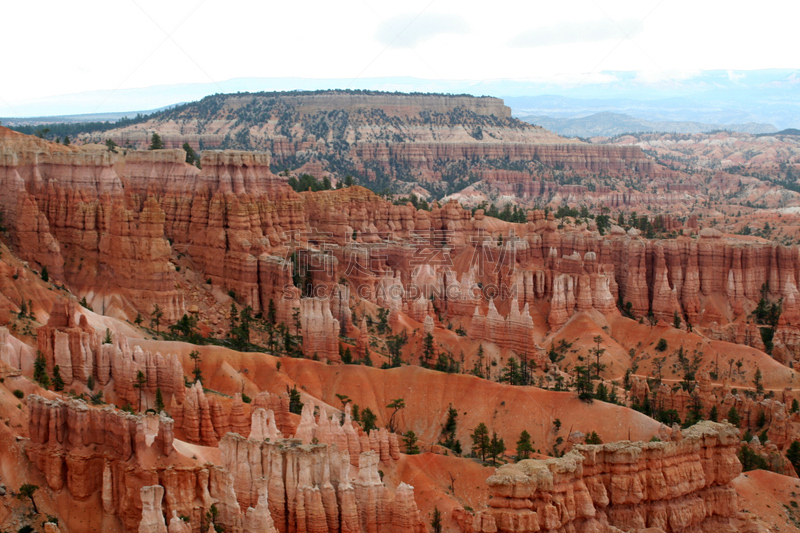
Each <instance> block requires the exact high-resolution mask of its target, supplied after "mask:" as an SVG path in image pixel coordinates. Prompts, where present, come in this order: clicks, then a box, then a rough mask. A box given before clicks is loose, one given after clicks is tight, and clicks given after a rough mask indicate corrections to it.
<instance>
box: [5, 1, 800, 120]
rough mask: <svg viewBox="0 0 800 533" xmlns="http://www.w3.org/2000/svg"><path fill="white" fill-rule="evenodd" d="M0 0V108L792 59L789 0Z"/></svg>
mask: <svg viewBox="0 0 800 533" xmlns="http://www.w3.org/2000/svg"><path fill="white" fill-rule="evenodd" d="M0 1H1V2H2V8H1V9H0V12H2V15H3V22H4V24H3V40H4V43H5V47H4V52H5V53H4V54H3V68H2V71H3V74H2V78H0V80H1V81H0V116H13V115H17V114H18V113H17V112H16V111H15V109H16V108H20V109H30V106H27V107H26V105H25V104H26V103H30V102H35V101H37V100H41V99H47V98H50V99H52V97H55V96H58V95H68V94H73V93H83V92H87V91H95V92H96V94H95V95H94V96H92V98H93V99H94V100H96V101H97V106H96V107H95V109H94V110H96V111H103V110H106V111H107V110H108V109H105V108H104V104H105V102H106V101H108V100H109V97H110V96H112V95H113V94H114V93H115V92H117V91H124V90H126V89H133V88H142V87H151V86H154V85H171V84H185V83H206V84H209V83H210V84H212V86H214V85H217V86H218V87H219V88H220V90H221V89H222V82H224V81H225V80H229V79H231V78H239V77H271V78H286V77H293V78H337V79H352V80H354V82H355V81H356V80H359V79H365V78H377V77H387V76H412V77H417V78H423V79H437V80H456V79H459V80H476V81H482V80H492V79H536V80H548V81H555V82H556V83H563V84H573V85H574V84H587V83H588V84H591V83H594V82H601V81H602V79H603V76H604V74H603V72H604V71H610V70H613V71H633V72H636V73H637V77H639V78H640V79H641V80H643V81H654V82H657V81H659V80H673V81H675V80H681V79H686V78H688V77H691V76H693V75H695V74H696V73H697V72H699V71H702V70H708V69H730V70H752V69H764V68H797V67H798V66H800V65H798V63H800V56H798V54H797V53H796V28H795V24H796V21H797V20H798V19H800V2H789V1H785V0H784V1H774V0H762V1H760V2H758V4H757V9H756V5H754V4H748V7H747V9H743V8H741V7H738V4H737V3H733V2H730V0H725V1H722V0H636V1H626V0H617V1H611V0H565V1H561V2H552V1H547V2H542V1H539V0H534V1H527V2H520V1H513V2H512V1H505V0H495V1H491V2H487V1H481V2H473V1H465V0H458V1H450V0H421V1H418V0H405V1H403V2H387V1H386V0H377V1H376V0H338V1H336V2H332V1H324V2H323V1H316V0H308V1H305V2H263V1H262V2H259V1H249V2H248V1H241V0H169V1H168V2H165V1H164V0H117V1H114V2H108V1H102V2H101V1H93V0H87V1H80V0H78V1H76V2H63V1H58V2H56V1H50V0H45V1H38V2H18V1H14V0H0ZM90 107H92V106H91V105H90ZM87 111H89V112H90V111H91V110H87V109H82V112H87ZM63 112H69V110H68V109H64V110H63Z"/></svg>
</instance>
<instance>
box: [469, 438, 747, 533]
mask: <svg viewBox="0 0 800 533" xmlns="http://www.w3.org/2000/svg"><path fill="white" fill-rule="evenodd" d="M738 444H739V438H738V430H736V429H735V428H733V427H732V426H730V425H726V424H717V423H714V422H701V423H700V424H697V425H695V426H693V427H691V428H689V429H687V430H685V431H684V432H683V435H682V438H681V437H678V440H675V441H671V442H650V443H641V442H636V443H631V442H617V443H611V444H603V445H596V446H589V445H579V446H576V448H575V449H574V450H573V451H571V452H570V453H568V454H567V455H565V456H564V457H561V458H558V459H548V460H544V461H540V460H525V461H521V462H519V463H517V464H514V465H506V466H502V467H500V468H499V469H497V471H496V472H495V474H494V475H493V476H491V477H490V478H489V479H488V480H487V484H488V485H489V491H490V496H491V499H490V500H489V508H488V509H487V510H484V511H480V512H478V513H477V514H475V515H471V514H469V513H466V512H464V511H463V510H462V511H458V512H456V513H455V516H456V518H457V521H458V522H459V524H460V526H461V529H462V531H464V532H465V533H466V532H471V533H474V532H476V531H481V532H485V533H489V532H495V531H497V532H501V533H505V532H517V533H519V532H533V531H553V532H555V531H596V532H609V533H610V532H612V531H619V530H622V531H644V530H645V529H647V528H655V530H661V531H707V532H711V531H734V530H735V528H734V527H733V523H732V519H733V518H735V517H736V515H737V513H738V502H737V496H736V491H735V490H734V488H733V487H731V486H730V482H731V480H733V478H735V477H736V476H737V475H739V473H740V472H741V465H740V464H739V460H738V459H737V458H736V451H737V447H738Z"/></svg>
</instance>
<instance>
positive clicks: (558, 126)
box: [517, 111, 778, 137]
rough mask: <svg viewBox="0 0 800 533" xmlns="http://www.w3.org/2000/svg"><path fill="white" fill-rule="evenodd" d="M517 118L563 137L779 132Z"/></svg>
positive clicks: (609, 115)
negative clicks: (723, 131) (712, 132)
mask: <svg viewBox="0 0 800 533" xmlns="http://www.w3.org/2000/svg"><path fill="white" fill-rule="evenodd" d="M517 118H519V119H520V120H524V121H525V122H529V123H531V124H535V125H537V126H541V127H543V128H545V129H547V130H550V131H552V132H554V133H558V134H559V135H563V136H565V137H613V136H615V135H620V134H623V133H708V132H711V131H717V130H729V131H736V132H741V133H750V134H770V133H776V132H777V131H778V128H776V127H775V126H773V125H772V124H759V123H755V122H748V123H745V124H706V123H703V122H694V121H673V120H646V119H642V118H637V117H633V116H631V115H627V114H624V113H613V112H610V111H605V112H602V113H594V114H592V115H588V116H584V117H578V118H565V117H550V116H544V115H518V116H517Z"/></svg>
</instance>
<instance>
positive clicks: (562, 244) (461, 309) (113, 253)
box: [0, 130, 800, 373]
mask: <svg viewBox="0 0 800 533" xmlns="http://www.w3.org/2000/svg"><path fill="white" fill-rule="evenodd" d="M3 139H4V144H3V150H4V153H6V154H7V155H6V156H5V157H4V159H3V160H2V161H3V162H4V163H3V166H0V179H3V180H5V181H4V184H6V185H8V187H9V190H10V191H11V194H9V195H4V197H3V200H2V201H3V205H4V209H8V210H9V212H13V213H14V217H15V218H14V220H13V221H10V222H12V223H11V224H10V226H11V235H12V240H13V241H14V242H17V243H20V242H22V241H21V239H26V240H30V242H33V243H43V245H42V246H40V245H36V246H25V247H21V246H18V249H19V251H20V253H21V255H23V257H24V258H25V259H27V260H29V261H34V262H38V264H39V265H41V266H47V267H48V269H49V271H50V272H51V276H53V278H55V279H62V278H63V279H64V280H65V281H66V282H67V283H69V284H70V286H71V287H73V288H74V289H75V290H77V292H78V294H79V295H85V296H86V298H87V302H88V303H89V304H90V305H92V306H93V307H94V309H95V310H96V311H98V312H100V313H101V314H109V315H112V316H117V317H120V318H127V319H133V318H134V317H135V316H136V315H137V313H138V314H142V315H149V314H151V313H152V311H153V309H154V306H155V305H158V306H159V308H160V309H161V310H162V312H163V313H164V315H163V322H164V323H165V324H172V323H174V322H175V321H176V320H177V319H178V318H180V317H181V316H182V315H183V314H184V313H185V312H186V310H187V304H186V302H185V297H186V291H185V290H182V289H184V288H185V287H186V285H187V282H186V280H185V279H184V278H182V276H181V275H180V274H179V272H178V271H177V267H176V266H175V263H176V262H177V260H178V259H179V258H180V257H183V256H186V257H188V258H190V259H191V264H192V267H193V269H195V270H197V271H198V274H199V276H200V277H201V279H202V280H207V281H210V282H211V284H212V286H213V287H220V288H222V289H223V290H224V291H227V292H229V293H230V294H232V295H233V296H234V297H235V299H236V300H237V301H238V302H239V303H240V304H241V305H243V306H250V307H251V308H252V310H253V313H254V314H257V313H259V312H262V313H263V312H266V311H267V310H268V308H269V306H270V301H271V302H272V305H273V306H274V308H275V314H276V318H277V321H278V322H282V323H285V324H286V325H287V327H288V328H289V330H290V332H291V333H293V334H297V328H296V321H295V320H294V319H293V316H294V314H295V313H296V312H298V311H299V313H300V316H302V317H304V318H303V319H302V320H301V322H300V329H301V330H302V343H301V346H302V350H303V352H304V354H305V355H306V356H307V357H313V356H314V355H315V354H316V356H317V358H319V359H320V360H323V361H338V360H339V355H338V346H337V339H336V337H337V332H342V331H343V330H342V321H344V322H345V328H346V327H348V325H347V322H348V320H349V319H348V318H345V315H347V313H346V312H344V309H345V307H350V306H351V305H352V304H354V303H355V302H357V301H358V300H359V299H364V300H368V301H370V302H373V303H376V304H378V305H380V306H382V307H386V308H390V309H395V310H396V311H397V312H405V313H407V314H408V316H410V317H412V318H413V319H414V320H417V321H419V322H422V321H423V320H424V317H425V315H432V316H433V317H434V318H435V319H438V316H439V315H442V316H447V317H462V318H464V319H465V320H467V321H468V322H469V323H471V326H470V327H471V330H472V336H473V337H475V338H478V339H482V340H487V341H490V342H495V343H497V344H499V345H501V346H503V347H505V348H508V349H513V350H521V349H522V348H523V347H524V346H530V342H529V341H530V338H531V332H532V331H533V329H534V326H533V323H534V322H535V321H534V320H533V318H534V317H536V316H539V315H543V316H545V317H546V320H547V324H548V325H549V327H550V329H551V330H553V331H555V330H558V329H559V328H561V327H562V326H563V325H564V324H565V323H566V322H567V321H568V320H569V319H570V318H571V317H572V316H573V315H574V314H575V313H576V312H581V311H587V310H591V309H594V310H597V311H599V312H601V313H604V314H610V313H616V312H618V311H617V309H616V308H617V307H618V306H619V307H620V308H621V309H623V310H625V311H626V312H628V313H630V315H632V316H633V317H637V318H638V317H645V316H648V315H652V316H654V317H655V318H656V319H660V320H663V321H665V322H667V323H670V322H672V321H673V319H674V316H675V315H676V313H677V315H678V316H679V318H680V319H681V322H682V323H684V324H687V325H691V326H692V327H693V328H700V329H699V331H703V332H705V333H706V334H708V335H709V336H712V337H713V338H717V339H722V340H730V341H733V342H738V343H745V344H750V345H752V346H754V347H756V348H760V349H765V346H764V345H763V343H762V341H761V335H760V334H758V333H759V330H758V326H757V325H756V324H754V323H753V322H752V321H751V319H750V317H749V315H750V313H751V312H752V311H753V309H754V308H755V306H756V304H757V303H758V301H759V299H760V298H761V297H762V296H763V297H765V298H767V299H768V300H772V301H778V300H779V299H780V300H781V302H782V310H783V313H782V315H781V319H780V323H779V324H778V325H777V328H776V331H775V336H774V337H775V343H774V344H775V351H774V353H775V355H776V357H777V358H778V359H779V360H781V361H782V362H784V363H785V364H787V365H789V364H791V363H792V362H793V361H794V359H795V357H796V354H797V351H798V345H799V344H800V310H798V309H797V292H798V290H797V287H798V284H800V256H799V255H798V252H797V249H796V248H793V247H785V246H782V245H777V244H771V243H763V242H754V241H744V240H739V239H736V238H732V237H725V236H723V235H721V234H720V233H719V232H717V231H716V230H714V229H710V228H705V229H702V230H700V231H699V232H697V230H696V229H695V227H696V224H689V223H687V227H686V228H680V227H678V226H677V224H676V223H675V221H674V220H672V221H671V222H670V224H671V225H670V227H671V228H672V231H678V230H682V231H683V232H685V233H686V235H681V236H678V237H677V238H672V239H667V240H648V239H644V238H642V237H641V235H640V234H639V232H638V231H637V230H630V231H629V232H628V233H626V232H625V231H623V230H622V229H621V228H619V227H616V226H612V227H611V229H610V232H609V233H608V234H607V235H605V236H601V235H600V234H598V233H597V232H596V231H594V227H593V226H592V225H593V224H594V222H591V223H590V224H588V225H586V224H583V225H572V224H570V225H567V226H565V225H564V224H563V223H562V224H560V226H561V228H559V223H558V222H556V221H555V220H554V219H553V217H552V214H550V215H549V216H547V217H546V216H545V215H544V213H543V212H541V211H535V210H534V211H529V212H528V222H527V223H525V224H508V223H503V222H501V221H498V220H496V219H491V218H489V217H486V216H485V215H484V213H483V212H482V211H481V210H477V211H476V212H475V213H472V212H470V211H468V210H465V209H463V208H462V207H461V206H460V205H459V204H458V203H457V202H455V201H451V202H447V203H445V204H444V205H441V206H439V205H436V206H434V207H433V208H432V209H431V211H424V210H421V209H415V208H414V207H413V206H411V205H410V204H408V205H393V204H392V203H389V202H386V201H385V200H382V199H381V198H379V197H378V196H376V195H374V194H372V193H371V192H370V191H368V190H366V189H364V188H361V187H349V188H346V189H341V190H332V191H324V192H319V193H314V194H312V193H300V194H298V193H295V192H294V191H293V190H291V188H289V187H288V186H287V185H286V177H284V176H276V175H274V174H272V173H271V172H270V170H269V164H270V156H269V155H268V154H265V153H252V152H236V151H226V152H211V151H206V152H205V153H204V154H203V159H202V167H203V168H202V170H199V169H197V168H196V167H193V166H190V165H187V164H185V163H183V157H184V153H183V152H182V151H181V150H161V151H152V152H135V151H133V152H129V153H127V154H126V153H117V154H115V153H113V152H109V151H107V150H103V151H92V150H78V149H75V148H71V147H63V146H61V145H53V144H52V143H46V142H45V141H41V140H40V139H35V140H33V139H31V138H29V137H26V136H22V135H19V134H13V132H9V131H8V130H5V131H4V132H3ZM565 146H566V145H565ZM520 149H521V148H520ZM564 149H567V148H564ZM569 149H571V148H569ZM625 149H626V150H627V148H625ZM431 150H433V152H432V154H433V155H432V157H434V158H439V157H446V156H447V153H439V152H436V151H435V150H434V149H433V148H431ZM434 152H435V153H434ZM484 155H486V154H484ZM523 156H524V157H531V154H527V152H526V153H525V154H522V155H521V156H520V157H523ZM626 157H628V158H629V159H630V161H631V164H630V165H629V168H628V169H629V170H631V169H634V167H635V168H636V169H641V168H643V167H642V166H641V165H642V164H644V163H641V162H639V160H638V159H637V158H638V157H639V156H638V155H637V154H636V153H634V152H630V154H628V155H626ZM626 165H627V164H626ZM645 171H646V172H649V171H647V170H645ZM637 172H638V170H637ZM12 210H13V211H12ZM25 210H27V212H29V215H24V216H23V215H22V212H23V211H25ZM36 221H39V222H36ZM668 222H669V221H668ZM299 277H300V278H301V279H302V283H301V285H302V286H295V283H297V282H298V281H297V280H298V278H299ZM343 278H344V279H346V280H347V282H348V284H349V285H350V287H349V288H348V289H347V290H348V302H347V303H346V304H345V303H344V302H343V301H342V299H341V291H342V289H341V288H339V287H343V286H344V285H342V284H341V280H342V279H343ZM395 287H396V288H399V290H398V291H395V292H394V294H393V295H392V296H391V297H387V294H386V289H387V288H395ZM481 287H482V288H481ZM486 287H496V288H498V289H499V291H498V292H497V293H492V292H491V291H487V290H486V289H485V288H486ZM456 288H457V289H458V290H456V291H455V292H453V291H452V289H456ZM762 288H763V289H764V291H765V292H763V293H762ZM433 293H437V294H433ZM421 295H424V296H425V298H430V297H431V296H435V300H434V303H433V309H430V310H428V309H421V308H420V309H417V307H419V302H420V296H421ZM332 296H334V298H332ZM334 300H336V302H335V303H334ZM490 300H496V301H494V302H493V303H492V304H490ZM423 303H424V302H423ZM426 305H427V304H426ZM492 306H493V307H494V310H492ZM526 308H527V312H526ZM528 316H530V317H531V319H530V320H529V318H528ZM350 322H352V321H350ZM76 334H77V333H75V334H73V335H76ZM42 342H43V343H44V344H42V347H44V348H47V349H46V350H44V351H45V352H46V353H49V352H50V351H51V349H50V348H49V347H50V346H51V345H53V344H54V342H55V338H53V339H51V340H50V341H47V342H45V341H44V340H43V341H42ZM70 342H73V344H74V343H75V342H77V341H74V340H73V341H70ZM87 346H88V345H87ZM76 350H77V345H75V346H74V347H73V349H72V350H71V351H76ZM95 351H96V350H95ZM48 357H50V356H49V355H48ZM48 361H49V359H48ZM81 372H83V373H85V372H86V371H85V370H83V371H81Z"/></svg>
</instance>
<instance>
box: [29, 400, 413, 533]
mask: <svg viewBox="0 0 800 533" xmlns="http://www.w3.org/2000/svg"><path fill="white" fill-rule="evenodd" d="M27 402H28V406H29V408H30V424H29V425H30V436H31V438H30V442H29V443H28V444H27V445H26V452H27V455H28V457H29V458H30V460H31V462H32V463H33V464H34V465H35V466H36V467H37V468H38V469H39V470H40V471H42V473H43V474H44V475H45V478H46V479H47V484H48V486H49V488H50V489H52V490H53V491H55V492H56V493H60V492H65V493H66V495H68V498H71V499H73V500H74V501H88V500H92V499H94V500H98V503H100V504H101V505H102V512H101V513H98V514H97V515H96V516H95V517H94V520H95V521H96V522H97V523H98V524H99V523H100V521H101V519H102V515H103V514H105V515H111V516H115V517H117V518H118V519H119V520H120V522H121V524H122V526H123V529H124V531H131V532H132V531H148V532H150V531H167V530H168V531H170V532H172V531H181V532H184V531H192V532H200V531H201V523H203V521H204V519H205V516H206V513H207V511H209V509H211V507H212V505H213V506H214V507H215V509H216V511H217V514H216V518H214V521H215V523H216V524H217V525H221V526H223V527H224V528H225V531H229V532H231V533H256V532H258V533H263V532H264V531H272V530H277V531H279V532H280V533H327V532H331V533H335V532H342V533H345V532H347V533H359V532H364V533H366V532H369V531H375V530H377V531H384V530H386V531H388V530H391V531H396V532H397V533H424V531H426V528H425V526H424V524H423V522H422V519H421V517H420V514H419V511H418V510H417V507H416V504H415V503H414V497H413V488H412V487H410V486H408V485H405V484H401V485H400V486H399V487H398V488H397V489H396V491H394V492H392V491H390V490H389V489H388V488H387V487H386V486H385V485H384V484H383V482H382V481H381V477H380V475H379V473H378V464H379V461H381V459H382V455H383V448H381V447H379V451H377V452H374V451H367V452H365V453H360V452H359V453H358V462H357V464H356V467H354V472H355V474H354V476H351V463H352V459H351V451H350V450H349V449H348V448H347V447H342V448H340V447H338V446H337V444H336V443H331V444H316V443H313V444H312V443H311V442H307V443H304V442H303V440H301V439H296V440H285V439H281V438H280V437H279V433H278V431H277V429H276V427H275V425H274V414H272V411H269V414H267V413H266V412H264V413H263V420H264V421H265V423H266V425H264V426H263V427H261V428H260V429H259V430H257V431H254V432H253V433H251V435H250V438H244V437H242V436H240V435H238V434H235V433H228V434H226V435H225V436H224V437H223V438H222V440H221V441H220V442H219V449H220V464H214V463H208V462H206V463H204V464H201V462H200V461H197V460H195V459H189V458H188V457H186V456H184V455H182V454H181V453H179V452H178V451H177V450H176V448H175V446H174V432H173V420H172V419H170V418H167V417H165V416H163V415H152V414H151V415H138V416H137V415H129V414H127V413H124V412H122V411H119V410H116V409H114V408H113V407H104V408H102V409H97V408H92V407H89V406H87V405H86V404H85V403H84V402H82V401H79V400H67V401H63V400H46V399H44V398H42V397H40V396H36V395H31V396H29V398H28V400H27ZM257 411H259V412H257V413H255V414H254V419H255V418H256V417H261V416H262V413H261V412H262V411H264V410H263V409H261V410H257ZM310 416H311V414H310V411H308V412H307V413H306V414H304V418H303V420H301V423H300V426H301V427H300V428H298V431H299V432H302V430H303V424H304V423H306V424H311V423H313V424H314V425H315V426H317V424H316V423H315V422H313V420H310V419H309V417H310ZM267 420H269V422H266V421H267ZM348 422H349V420H348ZM327 427H328V426H327V425H326V424H325V423H324V422H323V421H322V420H321V421H320V424H319V426H318V428H313V429H312V428H310V427H309V428H308V429H311V430H312V432H313V434H314V435H318V436H319V437H320V440H322V441H324V440H325V438H326V436H325V428H327ZM270 437H272V438H270ZM265 439H266V440H265ZM316 440H317V439H316V438H315V441H316ZM367 440H369V439H367ZM393 450H394V451H392V452H390V450H389V446H388V444H387V447H386V453H387V460H391V457H390V453H395V452H396V441H395V448H394V449H393ZM397 455H398V456H399V453H397ZM165 515H166V516H167V517H171V519H169V529H167V519H165ZM181 516H183V517H185V518H186V519H188V524H186V523H184V524H181V523H180V522H182V520H180V518H179V517H181ZM208 526H209V523H208V522H207V521H206V522H205V527H208ZM187 527H188V528H189V529H187ZM203 531H205V530H203Z"/></svg>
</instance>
